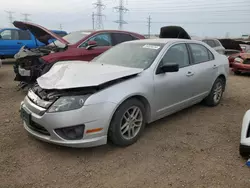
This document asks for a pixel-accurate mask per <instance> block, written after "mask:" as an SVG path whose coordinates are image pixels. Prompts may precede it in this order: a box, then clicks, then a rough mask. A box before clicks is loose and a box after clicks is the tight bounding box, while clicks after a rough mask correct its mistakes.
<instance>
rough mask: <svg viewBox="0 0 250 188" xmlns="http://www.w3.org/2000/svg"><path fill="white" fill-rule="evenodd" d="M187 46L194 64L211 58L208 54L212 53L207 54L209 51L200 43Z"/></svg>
mask: <svg viewBox="0 0 250 188" xmlns="http://www.w3.org/2000/svg"><path fill="white" fill-rule="evenodd" d="M189 46H190V48H191V51H192V55H193V59H194V62H193V63H194V64H197V63H202V62H206V61H210V60H211V57H210V55H213V54H210V55H209V52H210V51H209V50H208V49H207V48H206V47H205V46H203V45H201V44H189ZM210 53H211V52H210Z"/></svg>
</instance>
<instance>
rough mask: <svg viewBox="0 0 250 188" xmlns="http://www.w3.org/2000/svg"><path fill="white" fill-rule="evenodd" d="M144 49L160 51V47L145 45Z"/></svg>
mask: <svg viewBox="0 0 250 188" xmlns="http://www.w3.org/2000/svg"><path fill="white" fill-rule="evenodd" d="M143 48H148V49H153V50H158V49H159V48H160V46H155V45H150V44H145V45H144V46H143Z"/></svg>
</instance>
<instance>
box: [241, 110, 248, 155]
mask: <svg viewBox="0 0 250 188" xmlns="http://www.w3.org/2000/svg"><path fill="white" fill-rule="evenodd" d="M240 155H241V156H242V157H248V156H250V110H248V111H247V112H246V113H245V115H244V117H243V121H242V129H241V139H240Z"/></svg>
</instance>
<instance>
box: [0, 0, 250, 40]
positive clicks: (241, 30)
mask: <svg viewBox="0 0 250 188" xmlns="http://www.w3.org/2000/svg"><path fill="white" fill-rule="evenodd" d="M96 1H97V0H0V27H9V26H10V24H9V20H8V14H7V13H6V12H5V10H6V11H13V12H15V13H13V17H14V20H22V19H23V15H22V14H21V13H28V14H31V16H30V17H29V18H30V19H31V21H32V22H34V23H37V24H40V25H42V26H45V27H47V28H49V29H59V27H60V24H62V26H63V29H64V30H66V31H68V32H70V31H74V30H81V29H91V28H92V19H91V14H92V12H93V11H95V12H96V9H95V7H94V5H93V3H94V2H96ZM102 2H103V4H105V8H104V10H103V11H102V13H103V14H105V18H103V25H104V28H105V29H117V28H118V25H117V24H116V23H114V22H113V21H115V20H117V19H118V18H119V15H118V13H117V12H115V11H114V9H113V7H115V6H118V5H119V0H102ZM124 2H125V3H124V6H125V7H126V8H128V9H129V11H128V12H126V13H124V20H125V21H127V22H128V24H126V25H124V30H130V31H135V32H140V33H145V34H146V33H147V32H148V27H147V17H148V16H149V15H150V16H151V18H152V24H151V33H156V34H158V33H159V29H160V27H162V26H166V25H180V26H182V27H184V28H185V29H186V30H187V31H188V32H189V34H190V35H195V36H200V37H205V36H209V37H224V36H226V34H228V35H229V36H232V37H237V36H241V35H242V34H250V0H220V1H218V0H209V1H208V0H124Z"/></svg>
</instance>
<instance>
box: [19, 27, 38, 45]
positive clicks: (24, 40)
mask: <svg viewBox="0 0 250 188" xmlns="http://www.w3.org/2000/svg"><path fill="white" fill-rule="evenodd" d="M18 40H19V42H18V43H19V44H21V45H22V46H26V47H28V48H35V47H36V43H35V38H33V36H32V35H31V33H30V32H29V31H23V30H19V31H18Z"/></svg>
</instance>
